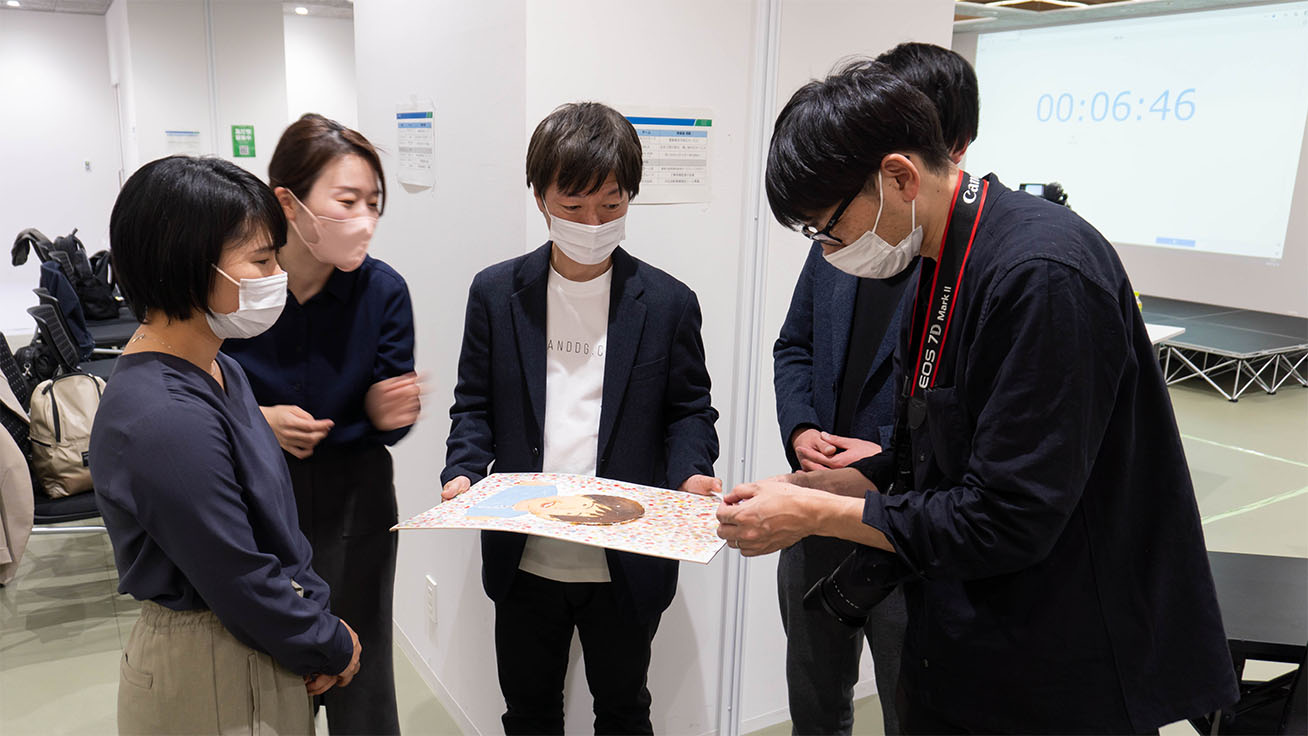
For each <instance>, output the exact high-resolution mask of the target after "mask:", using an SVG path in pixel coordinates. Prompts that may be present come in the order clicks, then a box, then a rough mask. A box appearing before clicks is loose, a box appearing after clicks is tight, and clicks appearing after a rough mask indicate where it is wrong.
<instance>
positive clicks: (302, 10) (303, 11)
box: [295, 5, 309, 15]
mask: <svg viewBox="0 0 1308 736" xmlns="http://www.w3.org/2000/svg"><path fill="white" fill-rule="evenodd" d="M295 14H296V15H308V14H309V9H308V8H306V7H304V6H303V5H301V6H299V7H297V8H296V9H295Z"/></svg>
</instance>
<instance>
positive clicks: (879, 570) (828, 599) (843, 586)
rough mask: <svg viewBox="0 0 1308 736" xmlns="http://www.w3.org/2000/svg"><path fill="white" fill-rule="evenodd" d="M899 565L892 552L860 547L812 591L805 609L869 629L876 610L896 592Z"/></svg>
mask: <svg viewBox="0 0 1308 736" xmlns="http://www.w3.org/2000/svg"><path fill="white" fill-rule="evenodd" d="M895 562H896V558H895V556H894V555H893V554H891V553H890V552H886V551H884V550H879V549H874V548H872V547H859V548H858V549H856V550H854V551H853V552H850V553H849V556H848V557H846V558H845V559H844V560H843V561H842V562H841V563H840V564H839V565H838V566H837V567H836V569H835V570H834V571H832V573H831V574H830V575H828V576H826V577H825V578H823V579H821V580H819V581H818V582H817V583H816V584H815V585H814V586H813V587H812V588H810V589H809V591H808V593H806V594H805V595H804V608H806V609H808V610H810V611H812V610H823V611H826V612H827V613H828V614H830V615H831V616H833V617H835V619H836V620H837V621H839V622H840V623H842V624H844V625H846V626H851V627H856V628H861V627H863V626H865V625H866V624H867V617H868V614H869V613H870V612H871V611H872V609H873V608H875V607H876V605H877V604H878V603H880V602H881V601H882V600H884V599H885V597H886V596H888V595H890V592H891V591H892V590H894V589H895V585H894V583H895V578H894V577H893V575H894V572H893V570H892V568H893V566H894V565H895Z"/></svg>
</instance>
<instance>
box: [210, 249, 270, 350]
mask: <svg viewBox="0 0 1308 736" xmlns="http://www.w3.org/2000/svg"><path fill="white" fill-rule="evenodd" d="M213 269H214V270H215V271H217V272H218V273H220V274H222V275H223V277H224V278H226V279H227V280H228V281H230V282H232V283H233V284H236V286H237V288H238V289H240V304H241V305H240V306H239V307H237V308H236V311H235V312H231V313H228V314H216V313H211V314H206V315H205V319H207V320H208V321H209V329H211V330H213V334H214V336H215V337H217V338H218V339H220V340H233V339H243V338H247V337H254V336H255V335H259V334H262V333H263V332H264V331H265V330H267V329H268V328H269V327H272V326H273V324H274V323H275V322H276V321H277V318H278V317H280V316H282V307H284V306H286V272H285V271H283V272H281V273H278V274H273V275H272V276H265V277H263V278H261V279H241V280H240V281H237V280H236V279H234V278H232V277H231V276H228V275H227V272H225V271H223V270H222V269H221V268H218V267H217V266H214V267H213Z"/></svg>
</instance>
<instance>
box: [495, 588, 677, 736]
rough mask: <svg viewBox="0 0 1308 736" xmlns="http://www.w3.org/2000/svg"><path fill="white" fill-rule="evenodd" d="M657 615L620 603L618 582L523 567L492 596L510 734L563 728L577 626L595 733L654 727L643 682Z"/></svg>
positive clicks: (649, 731)
mask: <svg viewBox="0 0 1308 736" xmlns="http://www.w3.org/2000/svg"><path fill="white" fill-rule="evenodd" d="M658 625H659V622H658V618H657V617H656V618H655V619H654V620H653V621H648V622H642V621H639V620H637V619H636V618H635V616H634V615H633V614H630V613H627V612H625V610H624V608H623V607H620V606H619V604H618V601H617V599H616V598H615V595H614V586H613V583H560V582H557V581H554V580H546V579H545V578H542V577H539V576H536V575H532V574H531V573H528V572H524V571H522V570H519V571H518V573H517V575H515V576H514V578H513V585H512V587H511V588H509V592H508V594H507V595H505V597H504V598H503V599H502V600H499V601H497V602H496V603H495V661H496V664H497V665H498V667H499V676H500V690H501V691H502V692H503V693H504V704H505V706H506V710H505V713H504V717H503V723H504V732H505V733H506V734H561V733H563V680H564V676H565V675H567V672H568V650H569V648H570V647H571V646H572V632H573V630H574V629H576V630H577V632H578V633H579V635H580V637H581V652H582V659H583V660H584V661H585V666H586V684H587V685H588V686H589V687H590V694H591V695H592V696H593V697H594V699H595V733H597V734H652V733H653V732H654V729H653V726H652V725H651V724H650V720H649V706H650V694H649V689H648V688H647V687H646V681H647V679H648V674H649V660H650V646H651V644H652V642H653V641H654V632H655V631H656V630H657V629H658Z"/></svg>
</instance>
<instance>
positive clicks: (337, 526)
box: [286, 446, 400, 734]
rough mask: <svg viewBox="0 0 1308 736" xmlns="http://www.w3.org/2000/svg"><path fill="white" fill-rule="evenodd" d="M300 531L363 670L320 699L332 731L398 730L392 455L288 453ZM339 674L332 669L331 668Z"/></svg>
mask: <svg viewBox="0 0 1308 736" xmlns="http://www.w3.org/2000/svg"><path fill="white" fill-rule="evenodd" d="M286 464H287V465H288V466H289V467H290V469H291V482H292V484H293V485H294V486H295V503H296V507H297V509H298V511H299V515H300V529H302V530H303V531H304V535H305V536H306V537H308V538H309V544H311V545H312V546H313V569H314V570H316V571H317V572H318V574H319V575H321V576H322V578H323V579H324V580H326V581H327V584H328V585H329V586H331V589H332V593H331V611H332V613H334V614H336V615H337V616H339V617H341V618H342V619H344V621H345V622H346V623H347V624H349V625H350V627H351V628H353V629H354V632H355V633H356V634H358V635H359V644H360V645H362V647H363V652H362V654H361V655H360V658H359V673H358V674H357V675H355V677H354V680H353V681H352V682H351V683H350V685H349V686H348V687H343V688H340V687H336V688H332V689H331V690H328V691H327V692H326V693H324V694H322V695H320V696H318V698H317V700H316V703H315V706H317V705H321V706H324V707H326V708H327V727H328V730H330V731H331V732H332V733H333V734H363V733H367V734H398V733H399V732H400V718H399V711H398V709H397V708H396V706H395V667H394V663H393V662H392V657H391V632H392V626H393V625H394V624H393V617H392V613H391V609H392V599H393V597H394V592H395V555H396V551H397V549H398V547H397V544H398V539H397V535H396V534H394V533H393V532H391V531H390V528H391V527H392V526H394V525H395V523H396V505H395V486H394V483H393V475H394V474H393V469H392V466H391V455H390V453H389V452H388V451H387V450H386V448H385V447H381V446H371V447H363V448H351V449H345V450H333V449H331V448H321V449H320V450H318V451H317V452H315V453H314V454H313V455H311V456H310V457H309V458H307V459H305V460H297V459H296V458H294V457H292V456H290V455H287V456H286ZM329 674H335V673H329Z"/></svg>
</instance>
